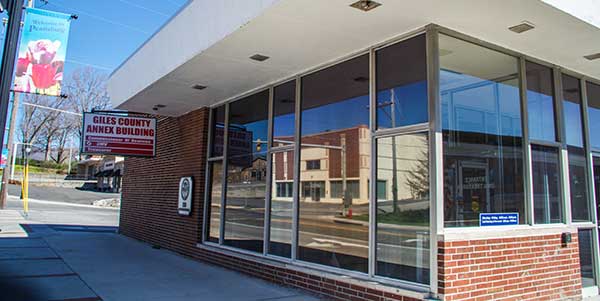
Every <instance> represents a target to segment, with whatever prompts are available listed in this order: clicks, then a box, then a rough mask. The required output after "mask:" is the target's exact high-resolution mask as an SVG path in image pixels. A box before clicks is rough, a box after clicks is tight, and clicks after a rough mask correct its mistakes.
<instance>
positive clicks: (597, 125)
mask: <svg viewBox="0 0 600 301" xmlns="http://www.w3.org/2000/svg"><path fill="white" fill-rule="evenodd" d="M587 101H588V120H589V124H590V145H591V146H592V147H593V148H595V149H599V150H600V134H598V133H600V85H596V84H593V83H590V82H588V83H587Z"/></svg>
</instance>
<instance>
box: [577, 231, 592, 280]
mask: <svg viewBox="0 0 600 301" xmlns="http://www.w3.org/2000/svg"><path fill="white" fill-rule="evenodd" d="M593 235H594V234H593V232H592V229H579V231H578V235H577V236H578V243H579V266H580V268H581V286H583V287H591V286H595V285H596V281H595V277H594V260H595V259H594V257H595V256H594V253H595V252H594V240H593Z"/></svg>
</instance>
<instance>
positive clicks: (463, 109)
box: [440, 35, 525, 227]
mask: <svg viewBox="0 0 600 301" xmlns="http://www.w3.org/2000/svg"><path fill="white" fill-rule="evenodd" d="M440 68H441V70H440V91H441V97H442V125H443V138H444V215H445V225H446V227H461V226H477V225H479V216H480V214H481V213H511V214H513V213H518V214H519V222H520V223H524V221H525V219H524V203H525V202H524V201H525V196H524V187H523V185H524V179H523V148H522V139H521V138H522V132H521V110H520V97H519V77H518V62H517V59H516V58H515V57H512V56H509V55H506V54H503V53H500V52H496V51H493V50H491V49H487V48H484V47H481V46H477V45H475V44H471V43H468V42H465V41H462V40H459V39H455V38H452V37H448V36H444V35H441V36H440Z"/></svg>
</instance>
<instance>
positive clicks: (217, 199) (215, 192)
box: [206, 161, 223, 243]
mask: <svg viewBox="0 0 600 301" xmlns="http://www.w3.org/2000/svg"><path fill="white" fill-rule="evenodd" d="M208 168H209V169H210V179H209V181H210V186H209V187H210V194H209V197H210V200H209V204H210V205H209V206H208V217H209V221H208V223H206V225H207V227H208V228H207V229H206V231H207V232H206V233H207V234H208V235H207V236H206V237H207V238H208V241H211V242H214V243H218V242H219V236H220V235H219V234H220V232H221V230H220V228H221V225H220V224H221V212H220V208H221V195H222V187H223V185H222V184H221V183H222V182H223V163H222V162H220V161H217V162H211V163H209V167H208Z"/></svg>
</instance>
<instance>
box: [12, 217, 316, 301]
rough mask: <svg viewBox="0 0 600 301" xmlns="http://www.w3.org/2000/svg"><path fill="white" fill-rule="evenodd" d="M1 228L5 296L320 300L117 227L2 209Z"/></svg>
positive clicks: (90, 300)
mask: <svg viewBox="0 0 600 301" xmlns="http://www.w3.org/2000/svg"><path fill="white" fill-rule="evenodd" d="M19 224H21V226H18V225H19ZM25 224H28V225H25ZM23 225H25V226H23ZM0 229H1V230H2V231H1V232H0V292H2V293H0V300H2V301H4V300H7V301H8V300H10V301H20V300H27V301H35V300H86V301H94V300H115V301H122V300H151V301H155V300H156V301H158V300H169V301H171V300H174V301H177V300H285V301H291V300H318V298H316V297H315V296H312V295H307V294H306V293H305V292H302V291H298V290H294V289H290V288H286V287H281V286H277V285H275V284H271V283H268V282H265V281H263V280H260V279H256V278H252V277H248V276H245V275H243V274H240V273H237V272H234V271H230V270H226V269H223V268H220V267H216V266H212V265H207V264H204V263H201V262H198V261H194V260H191V259H187V258H184V257H181V256H179V255H177V254H175V253H172V252H169V251H165V250H156V249H152V247H151V246H149V245H147V244H144V243H141V242H138V241H135V240H133V239H130V238H127V237H124V236H121V235H118V234H116V233H114V231H115V230H116V229H115V228H112V227H94V226H89V227H86V226H73V225H69V226H65V225H46V224H35V223H33V224H32V223H29V222H26V221H25V220H24V219H22V217H21V218H20V214H19V213H18V212H16V211H7V210H0ZM5 229H6V231H5ZM19 229H20V230H19Z"/></svg>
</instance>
